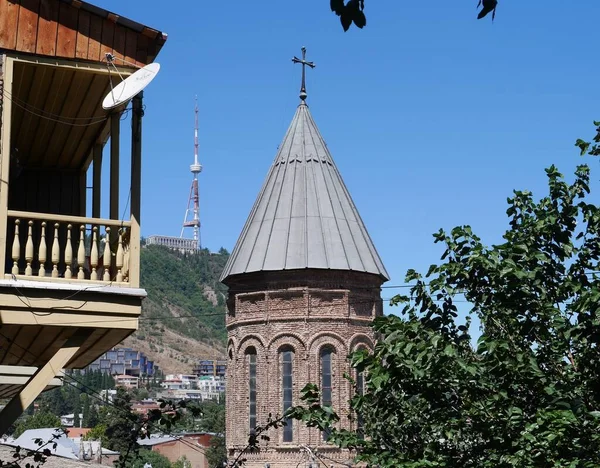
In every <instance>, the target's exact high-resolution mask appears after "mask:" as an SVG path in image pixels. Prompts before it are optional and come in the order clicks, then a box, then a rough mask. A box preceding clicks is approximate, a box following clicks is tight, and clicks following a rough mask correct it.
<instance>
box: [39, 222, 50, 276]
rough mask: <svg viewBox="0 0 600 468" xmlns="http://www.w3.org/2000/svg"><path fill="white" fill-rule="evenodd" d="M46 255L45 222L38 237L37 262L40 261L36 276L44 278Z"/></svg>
mask: <svg viewBox="0 0 600 468" xmlns="http://www.w3.org/2000/svg"><path fill="white" fill-rule="evenodd" d="M47 255H48V248H47V247H46V221H43V222H42V236H41V237H40V251H39V255H38V257H39V261H40V271H38V276H46V265H45V263H46V257H47Z"/></svg>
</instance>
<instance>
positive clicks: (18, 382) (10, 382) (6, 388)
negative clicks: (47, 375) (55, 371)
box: [0, 365, 62, 399]
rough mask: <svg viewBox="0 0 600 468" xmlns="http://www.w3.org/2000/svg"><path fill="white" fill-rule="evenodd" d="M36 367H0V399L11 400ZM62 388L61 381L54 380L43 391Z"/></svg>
mask: <svg viewBox="0 0 600 468" xmlns="http://www.w3.org/2000/svg"><path fill="white" fill-rule="evenodd" d="M36 371H37V367H24V366H2V365H0V382H2V384H0V398H2V399H5V398H12V397H13V396H15V395H16V394H18V393H19V392H20V391H21V388H23V386H24V385H25V384H26V383H27V381H28V380H29V379H30V378H31V376H32V375H33V374H35V372H36ZM60 386H62V380H61V379H59V378H54V379H52V380H50V382H49V383H48V385H47V386H46V388H45V389H44V390H46V391H47V390H52V389H53V388H57V387H60Z"/></svg>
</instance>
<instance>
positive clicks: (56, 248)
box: [52, 223, 60, 278]
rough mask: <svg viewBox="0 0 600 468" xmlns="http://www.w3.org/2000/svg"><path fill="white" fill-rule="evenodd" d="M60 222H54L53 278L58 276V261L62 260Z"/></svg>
mask: <svg viewBox="0 0 600 468" xmlns="http://www.w3.org/2000/svg"><path fill="white" fill-rule="evenodd" d="M59 227H60V224H58V223H54V241H52V278H58V262H60V245H59V243H58V228H59Z"/></svg>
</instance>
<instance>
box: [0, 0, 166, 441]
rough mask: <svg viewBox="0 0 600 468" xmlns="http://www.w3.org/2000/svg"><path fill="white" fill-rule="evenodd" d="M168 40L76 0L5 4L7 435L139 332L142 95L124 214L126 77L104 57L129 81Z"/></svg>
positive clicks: (1, 313) (1, 388)
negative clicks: (113, 92)
mask: <svg viewBox="0 0 600 468" xmlns="http://www.w3.org/2000/svg"><path fill="white" fill-rule="evenodd" d="M165 41H166V35H165V34H163V33H162V32H160V31H158V30H155V29H152V28H149V27H147V26H144V25H142V24H139V23H136V22H135V21H132V20H129V19H127V18H123V17H120V16H118V15H116V14H114V13H112V12H108V11H106V10H103V9H101V8H98V7H96V6H94V5H91V4H89V3H86V2H82V1H79V0H0V266H1V267H2V268H4V271H3V272H0V398H11V400H10V402H9V403H8V404H7V405H6V407H5V408H4V409H3V410H1V411H0V435H1V434H2V433H3V432H4V431H5V430H6V429H7V428H8V427H9V426H10V425H11V424H12V422H13V421H14V420H15V419H16V418H17V417H18V416H19V415H20V414H21V413H22V411H23V410H24V409H25V408H26V407H27V406H29V405H30V404H31V403H32V402H33V400H34V399H35V398H36V397H37V396H38V395H39V394H40V392H42V391H43V390H44V389H47V388H51V387H52V386H56V385H57V379H56V378H57V377H61V369H63V368H82V367H85V366H86V365H88V364H89V363H91V362H92V361H93V360H95V359H96V358H97V357H98V356H100V355H101V354H103V353H104V352H106V351H107V350H109V349H110V348H112V347H113V346H114V345H116V344H118V343H119V342H121V341H122V340H123V339H124V338H125V337H127V336H128V335H129V334H131V333H133V331H135V330H136V329H137V327H138V320H139V316H140V313H141V301H142V299H143V298H144V296H145V291H144V290H143V289H141V288H140V283H139V281H140V275H139V265H140V261H139V255H140V205H141V199H140V196H141V164H142V117H143V104H142V99H143V97H142V94H141V93H140V94H138V95H137V96H136V97H135V98H134V99H133V100H132V102H131V103H130V104H129V107H131V109H129V110H127V111H128V112H129V111H131V120H132V132H131V151H130V155H128V156H129V157H130V158H131V174H130V181H129V184H130V190H131V193H130V203H129V205H130V206H129V208H130V209H129V210H128V214H127V216H125V219H122V217H123V211H122V210H123V208H125V207H119V183H120V181H121V179H122V177H121V172H120V163H121V155H120V148H121V146H122V142H121V141H120V140H121V139H120V123H121V118H122V114H123V112H124V111H125V110H126V109H125V107H126V106H127V104H124V105H122V106H121V107H118V108H116V109H112V110H110V111H106V110H104V109H103V108H102V100H103V98H104V96H105V95H106V94H107V93H108V92H109V90H110V89H111V83H112V84H113V85H116V84H118V82H119V81H120V78H119V77H118V75H116V74H115V72H114V69H113V70H112V74H111V70H110V68H109V67H107V63H106V60H105V57H106V54H107V53H109V54H111V55H113V56H114V57H115V58H116V62H115V63H116V64H117V66H118V68H119V71H120V72H121V75H123V76H126V75H129V74H131V73H133V72H134V71H135V70H136V69H137V68H136V67H141V66H143V65H146V64H148V63H150V62H152V61H154V59H155V57H156V55H157V54H158V52H159V51H160V49H161V47H162V46H163V45H164V43H165ZM115 78H116V81H115V80H114V79H115ZM111 79H112V81H111ZM109 143H110V152H109V156H110V157H109V158H107V159H109V160H107V161H103V149H104V147H105V145H107V144H109ZM103 163H104V164H109V165H110V172H109V179H110V180H108V181H104V182H105V184H104V185H106V183H107V184H108V185H109V192H110V193H109V199H110V202H109V204H110V206H109V207H107V208H108V210H104V211H108V213H109V215H108V217H107V218H102V217H101V212H102V211H103V210H102V208H103V207H102V206H101V200H102V199H103V198H102V191H101V187H102V186H103V180H102V170H101V168H102V164H103ZM89 171H91V173H90V174H89V175H90V178H91V179H92V180H93V183H92V187H91V198H92V199H91V203H88V196H87V195H88V190H87V188H88V187H86V186H87V180H88V172H89ZM88 206H89V207H90V208H89V209H88ZM120 210H121V211H120ZM88 211H89V212H88Z"/></svg>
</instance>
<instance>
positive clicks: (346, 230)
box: [221, 100, 389, 282]
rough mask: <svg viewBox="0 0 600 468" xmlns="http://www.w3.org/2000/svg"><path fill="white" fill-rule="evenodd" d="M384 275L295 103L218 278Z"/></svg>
mask: <svg viewBox="0 0 600 468" xmlns="http://www.w3.org/2000/svg"><path fill="white" fill-rule="evenodd" d="M308 268H314V269H328V270H351V271H359V272H365V273H372V274H374V275H378V276H379V277H380V278H382V279H383V280H384V281H387V280H388V279H389V275H388V273H387V271H386V269H385V267H384V266H383V263H382V261H381V259H380V258H379V254H378V253H377V250H376V249H375V246H374V245H373V242H372V240H371V238H370V237H369V234H368V232H367V229H366V227H365V225H364V223H363V221H362V219H361V218H360V215H359V214H358V210H357V209H356V206H355V205H354V202H353V201H352V198H351V196H350V193H349V191H348V189H347V188H346V185H345V184H344V181H343V180H342V177H341V175H340V173H339V171H338V169H337V167H336V165H335V163H334V161H333V158H332V156H331V154H330V153H329V149H328V148H327V145H326V144H325V141H324V139H323V137H322V136H321V133H320V132H319V129H318V128H317V125H316V124H315V122H314V120H313V118H312V116H311V114H310V111H309V109H308V106H307V105H306V103H305V102H304V100H303V101H302V102H301V103H300V105H299V106H298V109H297V110H296V114H295V115H294V118H293V119H292V123H291V125H290V127H289V129H288V131H287V133H286V135H285V137H284V139H283V142H282V143H281V145H280V147H279V150H278V152H277V155H276V157H275V161H273V164H272V166H271V169H270V170H269V173H268V175H267V178H266V180H265V182H264V184H263V187H262V189H261V191H260V193H259V195H258V198H257V199H256V202H255V203H254V206H253V207H252V211H251V212H250V216H249V217H248V220H247V221H246V225H245V226H244V228H243V230H242V233H241V235H240V237H239V239H238V241H237V244H236V246H235V248H234V250H233V252H232V254H231V256H230V258H229V260H228V262H227V265H226V266H225V269H224V271H223V274H222V276H221V281H225V282H226V281H227V279H228V278H230V277H232V276H235V275H241V274H244V273H252V272H259V271H282V270H300V269H308Z"/></svg>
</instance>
